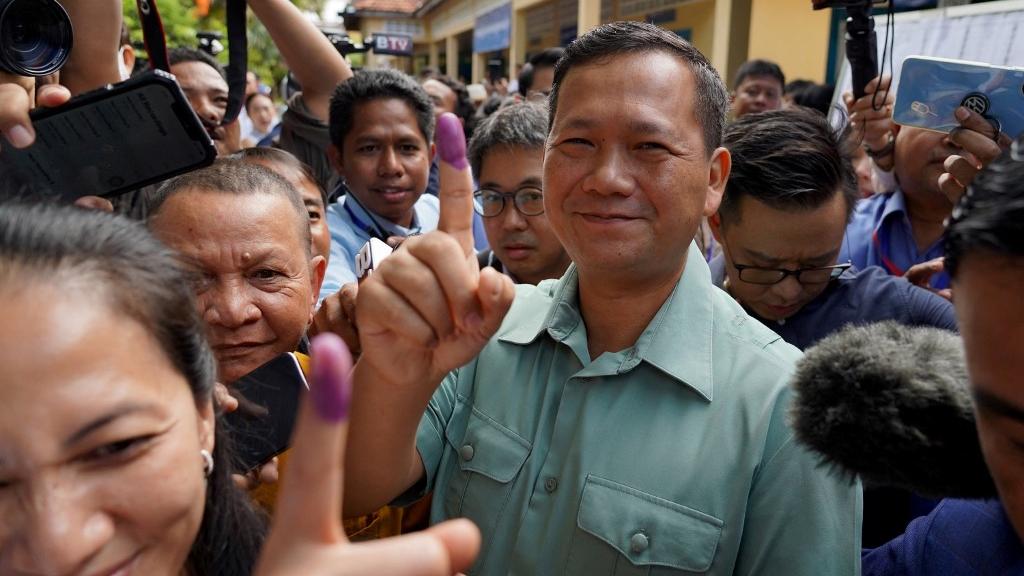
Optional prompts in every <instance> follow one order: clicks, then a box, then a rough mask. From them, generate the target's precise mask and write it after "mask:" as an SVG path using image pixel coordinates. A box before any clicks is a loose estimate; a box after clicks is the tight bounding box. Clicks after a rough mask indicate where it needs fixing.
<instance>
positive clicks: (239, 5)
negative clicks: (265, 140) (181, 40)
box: [135, 0, 249, 124]
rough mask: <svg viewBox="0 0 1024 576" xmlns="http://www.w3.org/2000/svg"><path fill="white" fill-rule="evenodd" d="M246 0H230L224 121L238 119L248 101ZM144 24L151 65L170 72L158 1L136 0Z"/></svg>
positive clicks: (225, 122) (143, 34)
mask: <svg viewBox="0 0 1024 576" xmlns="http://www.w3.org/2000/svg"><path fill="white" fill-rule="evenodd" d="M245 1H246V0H227V25H228V68H227V75H228V79H227V81H228V109H227V112H226V113H225V114H224V121H223V122H222V124H230V123H231V122H234V121H235V119H236V118H238V114H239V112H241V111H242V106H243V105H244V104H245V75H246V72H247V68H248V60H249V48H248V44H247V41H246V33H245V16H246V3H245ZM135 3H136V5H137V6H138V8H139V20H140V22H141V23H142V36H143V41H144V42H145V44H146V52H147V53H148V54H149V65H150V67H151V68H154V69H159V70H163V71H165V72H170V71H171V64H170V61H169V60H168V58H167V38H166V36H165V35H164V25H163V22H162V21H161V20H160V12H159V11H158V10H157V7H156V0H135Z"/></svg>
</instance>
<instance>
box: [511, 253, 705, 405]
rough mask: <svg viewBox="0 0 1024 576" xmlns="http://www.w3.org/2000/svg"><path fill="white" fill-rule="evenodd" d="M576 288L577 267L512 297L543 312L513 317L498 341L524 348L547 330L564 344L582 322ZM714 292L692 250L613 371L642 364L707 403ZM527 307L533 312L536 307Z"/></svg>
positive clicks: (698, 255)
mask: <svg viewBox="0 0 1024 576" xmlns="http://www.w3.org/2000/svg"><path fill="white" fill-rule="evenodd" d="M578 289H579V275H578V273H577V271H576V265H575V264H571V265H570V266H569V269H568V270H567V271H566V273H565V275H563V276H562V278H560V279H559V280H551V281H545V282H542V283H541V284H540V285H539V286H538V287H537V290H535V291H530V292H526V293H520V295H518V296H517V298H519V297H521V296H526V298H529V299H533V298H537V297H540V298H545V299H546V300H547V301H548V302H547V306H548V313H547V314H546V315H545V314H543V313H532V314H523V315H515V316H514V317H513V318H512V320H513V322H512V323H511V324H506V326H504V327H503V328H502V330H501V332H499V334H498V340H500V341H502V342H508V343H511V344H518V345H524V346H525V345H528V344H530V343H532V342H533V341H534V340H536V339H537V337H538V336H540V334H541V333H542V332H545V331H546V332H547V334H548V335H549V336H550V337H551V338H552V339H554V340H555V341H557V342H564V341H565V340H566V339H567V338H568V337H569V335H570V334H572V333H573V332H574V331H575V329H576V327H577V326H578V325H579V324H580V323H582V316H581V315H580V311H579V298H578V297H577V292H578ZM715 290H716V288H715V287H714V286H712V284H711V273H710V271H709V270H708V265H707V263H706V262H705V261H704V259H703V258H701V256H700V250H698V249H697V248H696V246H695V245H691V246H690V249H689V250H687V257H686V269H685V271H684V273H683V275H682V277H681V278H680V279H679V282H678V283H677V284H676V287H675V288H674V289H673V290H672V293H671V294H670V295H669V297H668V298H667V299H666V300H665V303H664V304H662V306H661V308H660V309H659V310H658V313H657V314H655V316H654V319H653V320H651V323H650V324H648V325H647V328H645V329H644V331H643V333H642V334H640V338H638V339H637V341H636V344H635V345H634V346H633V347H632V348H628V349H626V350H623V351H621V352H618V353H616V354H618V355H619V356H621V362H620V363H619V364H618V370H617V372H618V373H619V374H623V373H625V372H629V371H631V370H633V369H634V368H636V367H637V366H638V365H639V364H640V362H646V363H647V364H649V365H651V366H653V367H655V368H657V369H658V370H660V371H661V372H663V373H664V374H666V375H667V376H669V377H671V378H673V379H675V380H677V381H679V382H680V383H681V384H684V385H686V386H689V387H690V388H692V389H693V390H694V391H696V392H697V393H698V394H700V395H701V396H703V397H704V398H705V399H707V400H708V401H709V402H710V401H711V399H712V392H713V389H714V382H713V378H712V375H713V373H714V371H713V369H712V358H711V344H712V342H711V339H712V333H713V327H714V326H713V325H714V313H713V310H714V300H713V299H714V298H715V294H714V291H715ZM622 305H623V306H629V301H628V300H623V302H622ZM529 308H530V309H531V311H536V310H537V306H536V304H534V305H530V306H529ZM587 357H589V356H587ZM595 362H596V360H595Z"/></svg>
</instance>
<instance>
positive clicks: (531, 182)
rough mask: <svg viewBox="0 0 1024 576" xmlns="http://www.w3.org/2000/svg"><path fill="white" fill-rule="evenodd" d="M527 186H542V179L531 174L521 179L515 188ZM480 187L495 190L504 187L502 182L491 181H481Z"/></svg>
mask: <svg viewBox="0 0 1024 576" xmlns="http://www.w3.org/2000/svg"><path fill="white" fill-rule="evenodd" d="M527 186H536V187H537V188H540V186H541V179H540V178H536V177H533V176H531V177H529V178H524V179H522V180H520V181H519V184H516V187H515V189H516V190H518V189H520V188H525V187H527ZM480 187H481V188H494V189H495V190H499V191H500V190H501V189H502V187H501V185H500V184H498V183H497V182H490V181H487V182H481V183H480Z"/></svg>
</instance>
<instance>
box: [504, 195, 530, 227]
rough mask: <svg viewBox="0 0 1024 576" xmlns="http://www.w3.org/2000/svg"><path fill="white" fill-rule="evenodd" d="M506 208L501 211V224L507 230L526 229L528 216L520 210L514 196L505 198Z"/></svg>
mask: <svg viewBox="0 0 1024 576" xmlns="http://www.w3.org/2000/svg"><path fill="white" fill-rule="evenodd" d="M505 203H506V205H505V209H504V210H502V211H501V226H502V228H504V229H505V230H525V229H526V224H527V222H526V216H523V214H522V212H520V211H519V207H518V206H516V203H515V202H514V201H513V199H512V198H505Z"/></svg>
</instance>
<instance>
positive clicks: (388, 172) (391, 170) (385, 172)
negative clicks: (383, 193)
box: [377, 146, 402, 176]
mask: <svg viewBox="0 0 1024 576" xmlns="http://www.w3.org/2000/svg"><path fill="white" fill-rule="evenodd" d="M377 175H378V176H401V175H402V163H401V162H399V161H398V154H396V153H395V149H394V148H392V147H390V146H387V147H385V148H384V149H383V151H382V152H381V155H380V161H379V163H378V164H377Z"/></svg>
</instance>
